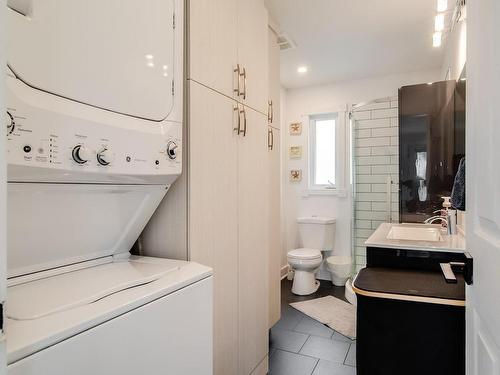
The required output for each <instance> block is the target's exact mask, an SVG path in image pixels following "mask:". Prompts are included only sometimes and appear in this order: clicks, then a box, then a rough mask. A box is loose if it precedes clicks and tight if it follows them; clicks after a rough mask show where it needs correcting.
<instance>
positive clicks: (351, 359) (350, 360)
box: [344, 343, 356, 366]
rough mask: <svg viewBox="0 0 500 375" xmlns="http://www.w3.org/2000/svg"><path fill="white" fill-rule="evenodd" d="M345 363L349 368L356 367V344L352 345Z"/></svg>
mask: <svg viewBox="0 0 500 375" xmlns="http://www.w3.org/2000/svg"><path fill="white" fill-rule="evenodd" d="M344 363H345V364H346V365H349V366H356V343H354V344H351V347H350V348H349V353H347V357H346V358H345V362H344Z"/></svg>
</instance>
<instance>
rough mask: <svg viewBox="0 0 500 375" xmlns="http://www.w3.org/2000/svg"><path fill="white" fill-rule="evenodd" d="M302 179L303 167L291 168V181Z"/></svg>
mask: <svg viewBox="0 0 500 375" xmlns="http://www.w3.org/2000/svg"><path fill="white" fill-rule="evenodd" d="M301 180H302V169H292V170H290V182H300V181H301Z"/></svg>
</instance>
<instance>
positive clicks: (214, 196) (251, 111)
mask: <svg viewBox="0 0 500 375" xmlns="http://www.w3.org/2000/svg"><path fill="white" fill-rule="evenodd" d="M187 10H188V11H187V18H186V25H187V28H186V33H187V35H186V38H187V43H186V45H187V50H186V55H187V64H186V72H187V81H186V105H185V108H186V116H185V124H186V134H185V135H184V139H183V143H184V147H183V148H184V152H185V154H184V156H185V158H184V161H185V162H184V165H183V176H182V178H181V179H180V180H178V182H176V184H175V185H174V186H173V187H172V189H173V191H174V192H175V194H174V198H175V200H176V202H170V203H169V204H165V205H162V206H161V207H160V208H159V209H158V210H157V212H156V213H155V215H154V217H153V221H152V222H151V223H150V224H148V228H146V230H145V231H144V233H143V236H141V237H143V238H142V239H141V241H142V242H143V244H147V245H150V244H156V245H157V246H156V247H157V248H158V251H157V252H156V253H155V255H156V256H165V257H174V258H177V259H179V258H181V259H182V258H186V259H189V260H192V261H197V262H200V263H202V264H206V265H208V266H211V267H213V269H214V341H213V348H214V370H213V373H214V375H264V374H266V373H267V371H268V351H269V347H268V346H269V344H268V340H269V334H268V332H269V331H268V330H269V327H270V324H271V320H270V319H273V320H276V316H277V315H276V311H277V310H276V306H278V307H277V308H278V314H279V276H278V277H277V276H276V275H277V274H276V272H274V273H272V272H271V269H274V270H276V266H271V262H273V261H274V260H273V257H272V256H271V254H273V252H274V248H275V247H276V246H278V245H276V243H277V241H279V238H277V237H276V236H277V235H279V231H276V228H277V227H279V210H280V207H279V203H278V205H277V202H279V135H277V133H276V131H277V127H276V125H275V124H274V125H273V124H271V123H269V121H270V118H269V116H270V106H269V101H270V91H269V90H270V86H269V79H270V77H269V57H268V53H269V41H268V37H269V35H268V25H267V23H268V19H267V11H266V9H265V7H264V3H263V0H187ZM275 79H276V80H279V77H278V76H276V77H275ZM272 127H274V131H275V133H274V142H275V143H274V148H273V150H271V149H270V143H269V142H270V140H271V138H270V137H271V136H270V132H269V130H270V129H271V128H272ZM277 163H278V164H277ZM276 171H277V172H276ZM177 200H178V201H177ZM184 209H185V210H186V214H185V215H184ZM176 233H179V235H178V236H176V235H175V234H176ZM177 237H179V238H178V241H177V240H176V241H175V243H179V245H182V239H183V238H185V240H186V243H187V249H188V250H187V254H186V256H185V257H183V256H182V255H181V254H180V253H181V252H182V250H179V251H176V250H175V249H172V250H170V248H171V247H169V250H168V251H167V252H165V253H164V254H161V253H162V248H164V246H165V245H164V244H167V243H170V242H171V241H172V239H176V238H177ZM147 247H148V246H143V248H145V249H147ZM165 248H166V247H165ZM181 248H182V246H180V247H179V249H181ZM271 248H272V249H273V251H271ZM278 267H279V265H278ZM278 272H279V270H278ZM278 275H279V273H278ZM271 279H272V280H271ZM271 286H272V288H273V290H272V292H271ZM271 306H273V307H271ZM271 311H273V314H271ZM271 316H272V318H271Z"/></svg>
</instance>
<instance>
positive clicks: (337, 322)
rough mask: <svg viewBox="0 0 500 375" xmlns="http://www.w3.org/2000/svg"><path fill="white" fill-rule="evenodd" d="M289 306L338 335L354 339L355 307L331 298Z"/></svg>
mask: <svg viewBox="0 0 500 375" xmlns="http://www.w3.org/2000/svg"><path fill="white" fill-rule="evenodd" d="M290 306H292V307H293V308H295V309H297V310H299V311H301V312H303V313H304V314H306V315H308V316H310V317H311V318H313V319H315V320H317V321H318V322H320V323H323V324H326V325H327V326H328V327H330V328H332V329H333V330H335V331H337V332H338V333H340V334H342V335H344V336H346V337H349V338H350V339H352V340H355V339H356V306H353V305H351V304H350V303H347V302H344V301H342V300H340V299H338V298H335V297H333V296H326V297H322V298H315V299H310V300H308V301H303V302H293V303H290Z"/></svg>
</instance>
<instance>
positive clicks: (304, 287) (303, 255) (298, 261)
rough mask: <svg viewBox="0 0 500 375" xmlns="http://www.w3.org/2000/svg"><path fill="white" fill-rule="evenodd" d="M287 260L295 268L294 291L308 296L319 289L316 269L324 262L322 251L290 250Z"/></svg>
mask: <svg viewBox="0 0 500 375" xmlns="http://www.w3.org/2000/svg"><path fill="white" fill-rule="evenodd" d="M287 260H288V263H289V264H290V266H291V267H292V269H293V270H294V276H293V285H292V293H293V294H297V295H299V296H306V295H308V294H312V293H314V292H315V291H317V290H318V288H319V281H316V271H317V270H318V268H319V266H321V263H322V262H323V257H322V255H321V252H320V251H319V250H316V249H295V250H291V251H289V252H288V254H287Z"/></svg>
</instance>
